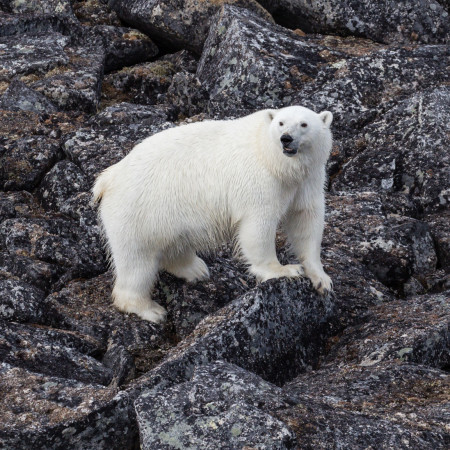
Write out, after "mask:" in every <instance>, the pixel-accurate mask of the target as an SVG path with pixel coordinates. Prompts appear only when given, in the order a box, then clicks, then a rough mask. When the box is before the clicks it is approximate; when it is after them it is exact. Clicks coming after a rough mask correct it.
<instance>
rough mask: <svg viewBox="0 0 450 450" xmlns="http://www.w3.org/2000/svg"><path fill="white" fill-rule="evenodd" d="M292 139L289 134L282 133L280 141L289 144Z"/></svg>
mask: <svg viewBox="0 0 450 450" xmlns="http://www.w3.org/2000/svg"><path fill="white" fill-rule="evenodd" d="M293 140H294V139H293V138H292V137H291V136H289V134H283V136H281V138H280V141H281V142H282V143H283V145H289V144H290V143H291V142H292V141H293Z"/></svg>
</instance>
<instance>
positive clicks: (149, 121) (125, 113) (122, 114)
mask: <svg viewBox="0 0 450 450" xmlns="http://www.w3.org/2000/svg"><path fill="white" fill-rule="evenodd" d="M172 109H173V108H171V107H169V106H165V105H136V104H134V103H127V102H122V103H115V104H114V105H111V106H108V107H106V108H105V109H103V110H102V111H100V112H99V113H98V114H96V115H95V116H94V117H92V118H91V119H90V121H89V123H91V124H92V125H94V126H96V127H98V128H100V127H102V126H104V125H117V124H136V125H140V126H152V125H154V126H158V125H162V124H164V123H165V122H167V121H169V120H170V119H171V118H172V116H173V113H172Z"/></svg>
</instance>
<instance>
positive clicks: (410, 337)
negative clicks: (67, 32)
mask: <svg viewBox="0 0 450 450" xmlns="http://www.w3.org/2000/svg"><path fill="white" fill-rule="evenodd" d="M448 295H449V292H448V291H447V292H444V293H442V294H428V295H423V296H417V297H411V298H408V299H407V300H395V301H392V302H388V303H385V304H382V305H379V306H374V307H373V308H372V309H371V317H370V320H369V321H368V322H367V323H365V324H362V325H357V326H355V327H350V328H347V329H346V330H345V331H344V334H343V337H342V338H341V340H340V341H339V343H338V344H337V345H336V346H335V347H334V348H333V350H332V351H331V352H330V353H329V355H328V356H327V359H326V361H329V365H332V366H333V367H336V365H338V364H340V365H343V364H345V365H348V364H358V365H360V366H367V367H369V366H374V365H376V364H378V363H379V362H381V361H389V360H394V361H398V362H401V361H407V362H414V363H418V364H425V365H429V366H432V367H438V368H442V369H446V368H447V369H448V367H449V365H450V351H449V347H450V334H449V318H450V304H449V302H448V298H449V297H448Z"/></svg>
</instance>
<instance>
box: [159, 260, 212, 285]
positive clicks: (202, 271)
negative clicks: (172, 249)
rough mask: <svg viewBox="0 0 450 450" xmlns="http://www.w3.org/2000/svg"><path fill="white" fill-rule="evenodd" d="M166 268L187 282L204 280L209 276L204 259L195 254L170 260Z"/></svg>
mask: <svg viewBox="0 0 450 450" xmlns="http://www.w3.org/2000/svg"><path fill="white" fill-rule="evenodd" d="M166 270H167V271H168V272H170V273H171V274H173V275H175V276H176V277H178V278H184V279H185V280H186V281H188V282H193V281H200V280H206V279H208V278H209V270H208V266H207V265H206V263H205V261H203V259H202V258H199V257H198V256H197V255H194V256H192V257H191V258H185V259H181V260H180V261H177V262H172V263H171V264H170V265H168V266H167V267H166Z"/></svg>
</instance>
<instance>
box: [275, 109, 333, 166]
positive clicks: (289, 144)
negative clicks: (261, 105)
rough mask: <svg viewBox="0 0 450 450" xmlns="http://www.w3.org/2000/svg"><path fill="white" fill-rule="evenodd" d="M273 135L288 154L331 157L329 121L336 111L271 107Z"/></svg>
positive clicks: (276, 144) (279, 146) (280, 149)
mask: <svg viewBox="0 0 450 450" xmlns="http://www.w3.org/2000/svg"><path fill="white" fill-rule="evenodd" d="M268 113H269V118H270V119H271V123H270V136H271V138H272V140H273V143H274V144H275V146H276V148H277V149H278V150H279V151H280V153H283V154H284V155H285V156H288V157H301V156H302V154H303V155H304V156H306V154H307V155H308V156H310V157H311V156H312V157H314V156H317V157H319V158H320V159H322V157H325V159H327V158H328V154H329V152H330V150H331V132H330V125H331V122H332V121H333V114H332V113H331V112H330V111H324V112H321V113H320V114H317V113H315V112H314V111H311V110H310V109H308V108H304V107H302V106H289V107H287V108H283V109H280V110H269V111H268Z"/></svg>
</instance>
